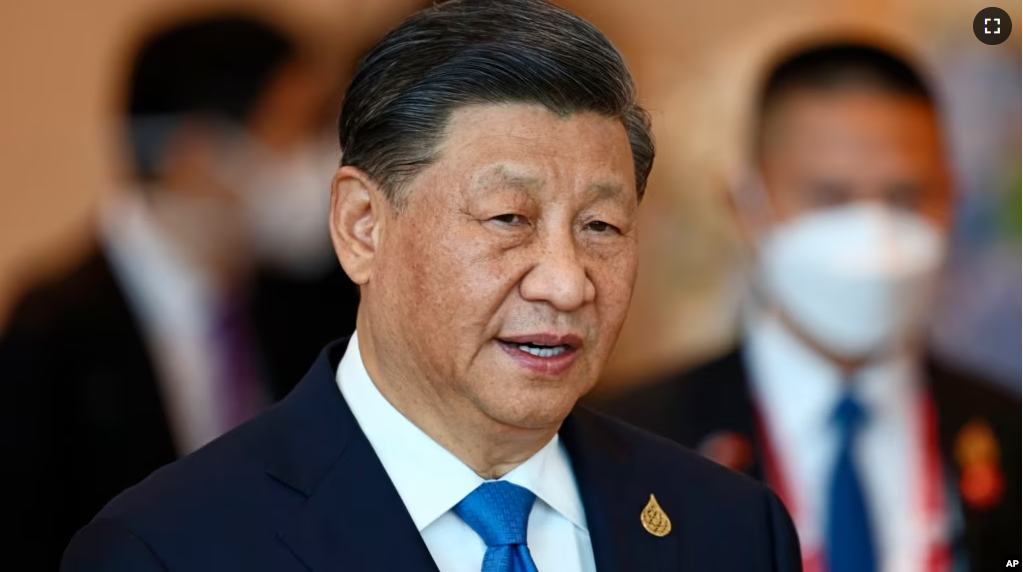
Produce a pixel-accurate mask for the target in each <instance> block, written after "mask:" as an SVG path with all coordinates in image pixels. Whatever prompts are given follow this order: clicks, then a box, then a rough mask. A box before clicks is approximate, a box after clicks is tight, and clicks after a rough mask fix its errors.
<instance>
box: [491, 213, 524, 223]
mask: <svg viewBox="0 0 1023 572" xmlns="http://www.w3.org/2000/svg"><path fill="white" fill-rule="evenodd" d="M490 220H492V221H496V222H500V223H504V224H522V223H524V222H526V219H525V218H524V217H523V216H522V215H517V214H502V215H497V216H495V217H492V218H491V219H490Z"/></svg>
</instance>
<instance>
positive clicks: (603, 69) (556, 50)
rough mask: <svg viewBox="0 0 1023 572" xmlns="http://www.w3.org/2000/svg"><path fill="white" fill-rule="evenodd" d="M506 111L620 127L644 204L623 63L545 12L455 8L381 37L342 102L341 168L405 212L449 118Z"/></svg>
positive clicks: (649, 145)
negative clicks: (407, 187)
mask: <svg viewBox="0 0 1023 572" xmlns="http://www.w3.org/2000/svg"><path fill="white" fill-rule="evenodd" d="M509 103H525V104H535V105H542V106H544V107H545V108H547V109H549V110H550V111H551V112H553V113H555V114H557V115H559V116H563V117H564V116H569V115H572V114H575V113H584V112H591V113H597V114H599V115H602V116H604V117H609V118H614V119H617V120H619V121H621V122H622V124H623V125H624V127H625V129H626V132H627V133H628V136H629V142H630V145H631V147H632V157H633V166H634V170H635V177H636V190H637V194H638V198H639V199H642V197H643V192H644V189H645V188H646V181H647V177H648V176H649V174H650V169H651V167H652V166H653V161H654V145H653V140H652V137H651V134H650V119H649V116H648V114H647V113H646V111H644V110H643V108H642V107H640V106H639V104H638V103H637V101H636V90H635V86H634V84H633V81H632V76H631V75H630V74H629V70H628V68H627V67H626V65H625V61H624V60H623V59H622V56H621V54H620V53H619V52H618V50H617V49H616V48H615V47H614V45H612V44H611V42H610V41H609V40H608V39H607V38H606V37H605V36H604V34H602V33H601V32H600V31H599V30H598V29H597V28H595V27H594V26H593V25H592V24H590V23H589V22H586V21H585V20H583V19H582V18H579V17H577V16H575V15H574V14H571V13H570V12H568V11H566V10H564V9H562V8H559V7H557V6H554V5H552V4H549V3H547V2H543V1H541V0H452V1H450V2H445V3H442V4H438V5H435V6H433V7H431V8H428V9H426V10H423V11H422V12H419V13H417V14H415V15H414V16H412V17H410V18H409V19H407V20H406V21H405V22H404V23H402V24H401V25H400V26H399V27H398V28H396V29H395V30H393V31H392V32H391V33H390V34H388V35H387V36H386V37H385V38H384V39H383V40H381V41H380V42H379V43H378V44H377V45H376V46H374V47H373V49H372V50H371V51H370V52H369V53H368V54H367V55H366V56H365V57H364V58H363V60H362V61H361V63H360V64H359V67H358V69H357V70H356V72H355V75H354V77H353V79H352V82H351V84H350V85H349V87H348V91H347V93H346V95H345V99H344V103H343V105H342V108H341V118H340V120H339V126H338V131H339V139H340V144H341V150H342V159H341V164H342V165H351V166H354V167H356V168H358V169H360V170H362V171H364V172H365V173H366V174H367V175H369V177H370V178H372V179H373V180H374V182H376V183H377V184H378V185H380V186H381V187H382V190H383V191H384V192H385V193H386V194H387V196H388V198H389V199H390V200H391V202H392V204H394V205H395V206H396V207H398V208H400V207H401V206H402V204H403V202H404V198H405V197H404V196H403V194H402V188H403V185H404V184H405V183H407V182H408V181H409V180H411V179H412V178H413V177H415V175H416V174H418V173H419V172H420V171H421V170H422V169H423V168H425V167H426V166H428V165H429V164H431V163H432V162H433V161H435V160H436V159H437V149H438V147H439V145H440V143H441V142H442V141H443V139H444V136H445V129H446V126H447V123H448V120H449V119H450V117H451V114H452V112H453V111H455V110H456V109H458V108H461V107H464V106H468V105H476V104H495V105H500V104H509Z"/></svg>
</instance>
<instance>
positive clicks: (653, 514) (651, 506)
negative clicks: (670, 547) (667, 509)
mask: <svg viewBox="0 0 1023 572" xmlns="http://www.w3.org/2000/svg"><path fill="white" fill-rule="evenodd" d="M639 520H640V522H642V523H643V528H645V529H646V531H647V532H649V533H650V534H652V535H654V536H657V537H664V536H668V533H669V532H671V520H670V519H668V515H666V514H664V510H663V509H662V508H661V505H659V504H657V499H656V498H655V497H654V495H650V501H649V502H647V503H646V506H645V507H643V512H641V513H639Z"/></svg>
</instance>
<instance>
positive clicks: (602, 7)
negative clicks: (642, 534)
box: [0, 0, 1023, 391]
mask: <svg viewBox="0 0 1023 572" xmlns="http://www.w3.org/2000/svg"><path fill="white" fill-rule="evenodd" d="M225 4H226V3H225V2H222V1H220V2H218V1H214V0H185V1H182V0H91V1H89V2H76V1H73V0H34V1H32V2H28V1H25V0H22V1H20V2H19V1H11V2H4V3H2V4H0V78H2V80H0V81H2V86H3V87H2V89H0V328H2V324H3V319H4V315H5V313H6V312H7V311H8V310H9V309H10V304H11V303H12V302H13V299H14V297H15V296H16V295H17V293H18V292H20V291H21V290H22V289H23V288H25V287H27V286H28V285H29V284H30V283H31V282H33V281H35V280H38V279H39V278H41V277H44V276H46V275H49V274H52V273H54V272H58V271H60V270H61V269H64V268H67V267H68V266H69V265H71V264H73V263H74V262H76V260H77V259H78V257H80V256H81V255H82V254H83V249H84V245H85V244H87V242H88V237H89V235H90V227H91V221H92V220H93V216H94V214H95V207H96V205H97V202H98V201H99V200H100V199H101V198H102V197H103V196H104V195H106V194H107V193H113V192H117V190H118V183H117V181H118V172H119V169H120V168H121V166H120V165H118V164H117V161H116V160H115V157H117V156H118V153H117V147H116V144H117V143H116V141H117V139H116V137H117V134H116V133H114V132H113V131H112V125H113V122H112V121H110V119H111V114H112V110H114V109H116V105H117V104H118V103H119V102H118V99H117V98H118V94H119V88H120V84H119V83H118V82H119V81H120V79H121V77H122V76H123V67H124V65H125V62H126V59H125V58H126V57H127V55H128V50H129V49H130V47H131V44H130V42H131V40H132V39H133V38H134V37H135V36H136V35H137V34H138V33H139V32H140V31H141V30H144V29H145V27H146V26H148V25H150V24H151V23H152V22H155V21H159V19H160V18H161V17H166V16H169V15H175V14H179V13H181V12H184V11H189V10H205V9H208V8H210V7H212V6H220V5H225ZM425 4H426V3H424V2H421V1H419V0H374V1H372V2H367V1H358V0H287V1H285V0H251V1H244V2H243V1H241V0H238V1H236V2H231V3H229V5H243V6H252V7H253V8H254V9H255V10H259V11H263V12H268V13H270V14H272V15H274V17H275V18H277V19H278V20H279V21H281V22H282V23H284V24H285V25H286V26H288V27H290V28H292V29H294V30H296V31H298V32H299V33H301V34H304V35H305V36H306V37H308V39H309V41H310V42H311V43H313V44H315V45H316V46H318V47H319V48H320V49H322V51H323V53H324V55H325V57H327V58H328V60H329V61H330V62H331V64H330V65H335V66H338V69H340V70H342V73H347V72H348V70H350V69H351V67H352V66H353V65H354V63H355V61H356V59H357V58H358V56H359V55H360V54H361V53H362V51H363V50H365V49H366V48H367V47H368V46H369V45H371V44H372V43H373V42H374V41H375V40H376V39H378V38H379V37H380V35H382V34H383V33H385V31H386V30H387V29H388V28H390V27H391V26H393V25H394V24H396V23H397V22H398V21H400V19H401V18H403V17H404V16H405V15H407V14H409V13H411V12H412V11H414V10H415V9H417V8H419V7H421V6H423V5H425ZM561 4H563V5H564V6H566V7H568V8H570V9H572V10H573V11H575V12H577V13H578V14H580V15H582V16H584V17H586V18H588V19H590V20H591V21H593V22H594V23H595V24H596V25H597V26H599V27H600V28H601V29H603V30H604V31H605V32H606V33H607V34H608V35H609V36H610V37H611V39H612V40H613V41H614V42H615V43H616V44H617V45H618V46H619V47H620V49H621V50H622V51H623V53H624V54H625V56H626V58H627V60H628V61H629V63H630V65H631V67H632V68H633V71H634V73H635V76H636V79H637V82H638V84H639V88H640V93H641V98H642V100H643V101H644V103H645V105H646V106H647V107H648V109H650V110H651V112H652V114H653V117H654V128H655V135H656V137H657V143H658V159H657V163H656V166H655V168H654V172H653V176H652V179H651V183H650V188H649V191H648V194H647V197H648V198H647V199H646V200H645V204H644V208H643V211H644V217H645V218H646V221H645V226H644V227H643V232H644V235H643V242H644V248H645V252H644V258H643V261H642V266H641V280H640V284H639V287H638V290H637V292H636V295H635V298H634V301H633V307H632V314H631V316H630V318H629V322H628V323H627V325H626V328H625V331H624V332H623V335H622V338H621V341H620V343H619V347H618V349H617V351H616V354H615V356H614V358H613V360H612V363H611V367H610V369H609V370H608V372H607V379H606V380H605V383H604V384H603V385H602V390H603V391H615V390H618V389H621V388H624V387H625V386H627V385H628V384H631V383H639V382H641V381H642V380H644V379H647V378H649V377H651V376H655V375H657V374H658V373H660V372H663V371H666V370H669V369H672V368H676V367H679V366H682V365H686V364H689V363H693V362H695V361H698V360H702V359H703V358H705V357H707V356H709V355H711V354H714V353H716V352H719V351H721V350H723V349H724V348H726V347H727V346H728V344H729V343H731V340H732V337H733V333H734V322H735V311H736V304H737V301H738V298H739V295H740V292H741V291H740V289H739V288H738V284H739V283H740V281H739V276H738V275H737V270H736V269H737V264H736V263H737V262H738V261H739V260H740V255H741V253H740V251H739V248H738V243H737V241H736V238H735V235H734V229H733V227H732V224H731V220H730V218H729V212H728V210H727V208H726V207H725V203H724V201H723V192H724V184H725V174H726V173H727V172H728V169H729V168H731V167H732V166H734V165H735V164H736V163H737V162H738V161H739V160H740V158H741V151H742V149H743V136H744V133H745V132H744V129H745V122H746V120H747V115H746V106H747V104H748V98H749V97H750V96H751V95H752V88H753V86H754V82H755V79H756V73H757V71H758V69H759V66H761V65H762V64H763V63H764V62H765V59H766V58H768V57H769V56H770V55H771V53H772V50H774V49H775V48H778V47H779V46H783V45H784V44H785V42H787V41H789V40H791V39H794V38H798V37H800V36H801V35H803V34H807V33H820V32H822V31H829V30H836V31H838V30H860V31H866V32H870V33H880V34H886V35H888V36H890V37H892V38H894V39H896V40H898V41H900V42H902V43H904V44H906V45H908V46H909V47H910V48H913V49H915V50H917V51H918V52H919V53H920V54H921V55H922V56H923V58H924V61H925V62H926V63H927V64H928V65H930V66H931V69H932V72H933V73H934V74H935V76H936V78H937V79H938V81H939V86H940V88H941V91H942V94H943V96H944V97H943V100H944V103H945V111H946V123H947V126H948V128H949V134H950V137H949V145H950V150H951V151H952V154H951V155H950V157H951V160H952V161H953V163H954V165H953V166H954V169H955V171H956V173H957V177H958V184H957V192H958V193H959V199H958V210H957V235H956V247H955V250H954V251H953V256H952V260H951V262H950V264H949V271H948V277H947V279H946V281H945V282H946V283H945V289H944V292H943V297H944V302H943V304H942V312H941V314H940V315H939V316H936V319H935V327H934V338H935V342H936V344H937V347H938V348H939V349H941V351H942V352H943V353H945V354H946V355H947V357H949V358H950V359H952V360H953V361H957V362H960V363H961V364H962V365H965V366H966V367H969V368H971V369H979V370H981V371H983V372H984V373H987V374H988V375H991V376H994V377H997V378H998V379H1001V380H1002V381H1003V382H1004V383H1005V384H1006V385H1008V386H1011V387H1014V388H1016V390H1017V391H1018V390H1019V386H1020V382H1019V380H1020V354H1017V353H1016V351H1017V350H1016V348H1020V347H1021V342H1020V331H1021V328H1020V317H1021V307H1020V300H1021V296H1020V294H1021V285H1020V276H1021V256H1020V234H1021V231H1020V212H1021V206H1020V156H1021V149H1020V140H1021V133H1020V131H1019V130H1020V126H1021V118H1020V104H1021V99H1023V98H1021V77H1020V53H1021V50H1020V48H1021V44H1020V36H1021V30H1015V31H1014V33H1013V34H1012V36H1011V37H1010V39H1009V40H1008V41H1007V42H1005V43H1004V44H1002V45H1000V46H986V45H983V44H981V43H980V42H979V41H977V40H976V38H975V37H974V36H973V32H972V21H973V17H974V15H975V14H976V13H977V12H978V11H979V10H980V9H982V8H984V7H986V6H988V5H989V2H987V0H984V1H981V0H830V1H821V0H771V1H769V2H764V1H761V0H718V1H716V2H697V1H680V0H630V1H628V2H625V1H622V0H565V1H563V2H561ZM999 6H1000V7H1001V8H1003V9H1004V10H1006V11H1007V12H1008V13H1009V14H1010V16H1011V17H1012V18H1013V20H1014V22H1015V23H1016V26H1017V27H1019V26H1023V18H1021V13H1020V5H1019V4H1015V3H1005V4H1004V5H999ZM324 192H327V189H326V187H325V188H324Z"/></svg>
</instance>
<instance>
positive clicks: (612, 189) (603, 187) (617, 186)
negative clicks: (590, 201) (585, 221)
mask: <svg viewBox="0 0 1023 572" xmlns="http://www.w3.org/2000/svg"><path fill="white" fill-rule="evenodd" d="M590 190H592V191H593V192H594V193H595V194H596V195H597V196H598V197H599V198H601V199H616V198H618V197H620V196H621V195H622V193H623V192H624V188H623V186H622V184H621V183H616V182H614V181H597V182H596V183H593V184H592V185H590Z"/></svg>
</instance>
